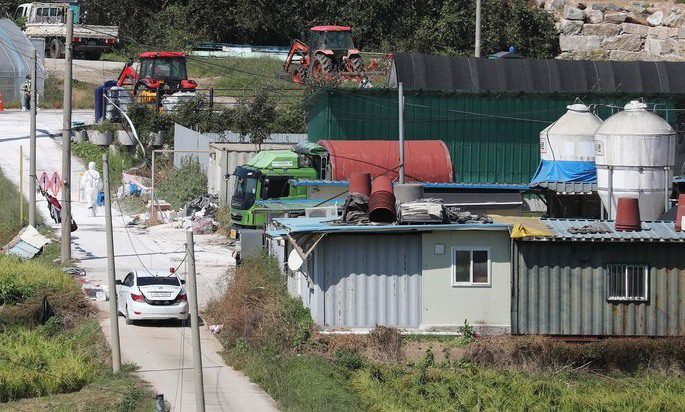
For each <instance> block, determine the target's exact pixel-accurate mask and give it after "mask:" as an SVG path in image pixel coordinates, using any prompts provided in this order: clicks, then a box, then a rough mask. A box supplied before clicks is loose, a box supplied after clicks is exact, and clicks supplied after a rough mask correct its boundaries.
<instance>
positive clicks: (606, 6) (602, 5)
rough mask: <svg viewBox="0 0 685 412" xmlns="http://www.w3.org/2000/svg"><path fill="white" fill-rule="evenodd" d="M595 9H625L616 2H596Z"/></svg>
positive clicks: (593, 6)
mask: <svg viewBox="0 0 685 412" xmlns="http://www.w3.org/2000/svg"><path fill="white" fill-rule="evenodd" d="M592 9H593V10H599V11H623V9H622V8H621V7H619V6H617V5H615V4H605V3H594V4H593V5H592Z"/></svg>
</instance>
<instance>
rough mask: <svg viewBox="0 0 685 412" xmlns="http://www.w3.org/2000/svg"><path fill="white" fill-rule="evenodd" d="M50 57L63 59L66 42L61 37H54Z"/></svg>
mask: <svg viewBox="0 0 685 412" xmlns="http://www.w3.org/2000/svg"><path fill="white" fill-rule="evenodd" d="M50 57H51V58H53V59H61V58H63V57H64V43H62V40H60V39H52V41H51V42H50Z"/></svg>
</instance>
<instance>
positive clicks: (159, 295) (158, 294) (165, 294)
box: [150, 292, 171, 298]
mask: <svg viewBox="0 0 685 412" xmlns="http://www.w3.org/2000/svg"><path fill="white" fill-rule="evenodd" d="M150 296H152V297H153V298H168V297H170V296H171V293H168V292H152V293H150Z"/></svg>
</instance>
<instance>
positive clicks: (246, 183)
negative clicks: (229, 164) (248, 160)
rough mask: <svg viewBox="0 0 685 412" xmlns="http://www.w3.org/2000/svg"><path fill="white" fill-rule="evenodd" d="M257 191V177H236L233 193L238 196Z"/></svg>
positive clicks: (250, 194)
mask: <svg viewBox="0 0 685 412" xmlns="http://www.w3.org/2000/svg"><path fill="white" fill-rule="evenodd" d="M256 193H257V179H255V178H254V177H238V181H237V182H236V185H235V195H236V196H240V197H243V198H244V197H246V196H254V195H255V194H256Z"/></svg>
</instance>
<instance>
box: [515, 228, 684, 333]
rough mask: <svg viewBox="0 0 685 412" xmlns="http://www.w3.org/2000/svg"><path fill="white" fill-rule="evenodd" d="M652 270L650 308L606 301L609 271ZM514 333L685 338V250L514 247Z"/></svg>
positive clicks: (558, 245)
mask: <svg viewBox="0 0 685 412" xmlns="http://www.w3.org/2000/svg"><path fill="white" fill-rule="evenodd" d="M614 263H623V264H647V265H648V266H649V301H648V302H644V303H615V302H608V301H607V279H606V276H607V275H606V274H605V271H604V268H605V267H606V265H608V264H614ZM514 270H515V275H514V290H513V299H512V331H513V333H518V334H550V335H587V336H599V335H614V336H643V335H648V336H675V335H685V246H683V245H682V244H680V245H679V244H664V243H657V242H652V243H643V244H635V243H619V242H614V243H599V242H597V243H587V242H573V243H567V242H525V241H521V242H516V253H515V262H514Z"/></svg>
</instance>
